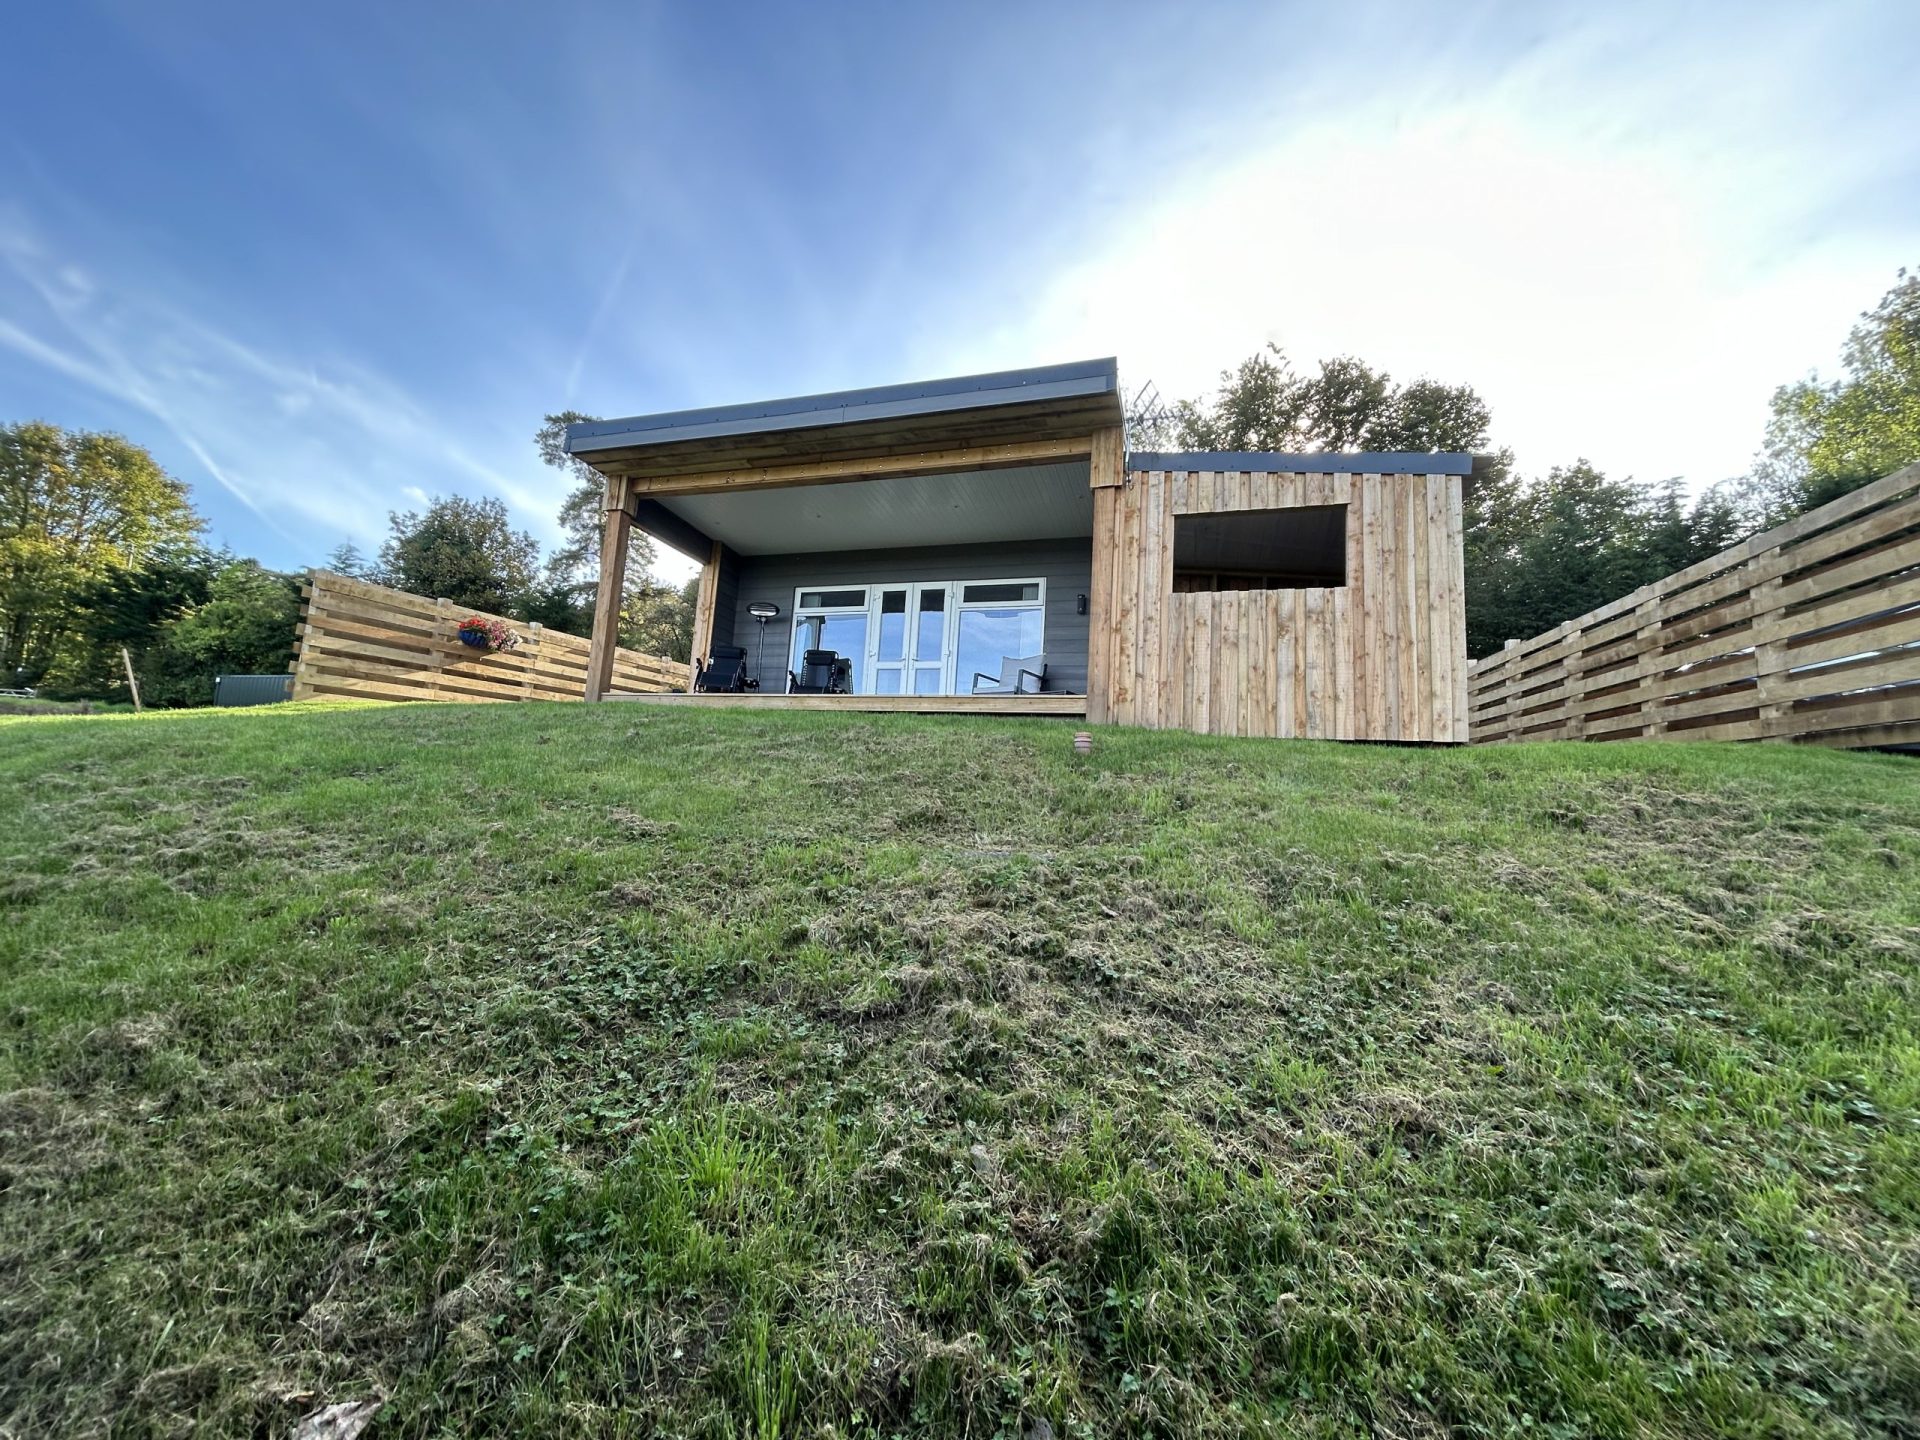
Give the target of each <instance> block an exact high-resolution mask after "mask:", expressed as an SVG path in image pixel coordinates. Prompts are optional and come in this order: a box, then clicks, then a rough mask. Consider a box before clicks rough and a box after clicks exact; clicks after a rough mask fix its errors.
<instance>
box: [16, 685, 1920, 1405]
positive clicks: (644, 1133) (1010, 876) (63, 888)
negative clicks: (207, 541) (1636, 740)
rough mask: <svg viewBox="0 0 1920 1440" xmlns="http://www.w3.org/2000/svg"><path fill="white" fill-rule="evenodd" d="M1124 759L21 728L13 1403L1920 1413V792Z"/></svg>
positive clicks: (1829, 777)
mask: <svg viewBox="0 0 1920 1440" xmlns="http://www.w3.org/2000/svg"><path fill="white" fill-rule="evenodd" d="M1070 734H1071V728H1070V727H1063V726H1061V725H1059V724H1057V723H1049V722H1044V721H996V720H987V719H973V718H954V719H937V718H911V717H898V716H875V717H845V716H831V715H810V714H770V713H762V714H756V713H753V712H752V711H733V712H727V713H711V714H703V715H692V714H685V713H671V712H665V711H657V710H650V709H642V708H640V707H628V706H620V705H609V706H595V707H588V706H577V705H576V706H534V705H529V706H506V705H503V706H494V707H471V708H468V707H438V706H415V707H391V708H381V707H324V706H322V707H306V706H294V707H280V708H276V709H273V710H244V711H225V712H201V713H197V714H192V715H172V716H169V715H157V716H151V715H150V716H147V717H143V718H138V719H136V718H131V717H128V718H85V719H80V718H36V719H25V720H16V721H9V722H6V723H4V724H0V852H4V865H3V866H0V894H4V911H3V912H0V1434H4V1435H8V1436H13V1435H18V1436H29V1435H32V1436H42V1435H104V1434H112V1435H115V1436H145V1435H186V1434H192V1435H195V1436H252V1435H272V1436H279V1435H283V1434H285V1433H286V1432H287V1431H288V1429H289V1428H290V1427H291V1425H292V1423H293V1422H294V1421H295V1420H296V1419H297V1418H298V1417H299V1416H301V1415H304V1414H306V1413H309V1412H310V1411H312V1410H314V1409H316V1408H318V1407H319V1406H320V1405H321V1404H323V1403H327V1402H330V1401H336V1400H345V1399H351V1398H357V1397H360V1396H365V1395H369V1394H378V1395H383V1396H385V1397H386V1398H387V1406H386V1408H385V1409H384V1410H383V1411H382V1412H381V1414H380V1415H379V1417H378V1418H377V1419H376V1421H375V1422H374V1427H373V1429H372V1430H371V1431H370V1432H369V1440H375V1437H395V1436H419V1437H427V1436H442V1435H453V1434H499V1435H513V1436H536V1435H554V1436H563V1435H564V1436H576V1435H608V1436H620V1435H631V1436H650V1435H688V1436H715V1437H717V1436H743V1437H756V1440H764V1437H775V1436H810V1435H837V1436H851V1435H876V1436H889V1435H951V1436H969V1437H989V1436H1006V1437H1025V1436H1034V1435H1044V1434H1047V1433H1049V1432H1050V1433H1051V1434H1053V1435H1055V1436H1068V1435H1073V1436H1086V1437H1093V1436H1105V1435H1111V1434H1134V1435H1169V1436H1173V1435H1178V1436H1212V1435H1222V1436H1225V1435H1234V1436H1239V1435H1265V1434H1271V1435H1295V1434H1306V1435H1342V1436H1345V1435H1353V1436H1359V1435H1393V1436H1420V1435H1445V1434H1453V1435H1506V1434H1529V1435H1552V1436H1589V1435H1603V1436H1649V1435H1654V1436H1675V1437H1679V1436H1688V1437H1692V1436H1710V1435H1711V1436H1744V1437H1760V1436H1841V1435H1881V1436H1913V1435H1915V1434H1917V1433H1920V1118H1917V1117H1920V1020H1916V1016H1917V1015H1920V764H1917V763H1916V762H1914V761H1912V760H1906V759H1900V758H1894V757H1882V756H1855V755H1842V754H1833V753H1823V752H1803V751H1795V750H1789V749H1785V748H1765V749H1763V748H1759V747H1745V748H1736V747H1731V746H1728V747H1721V748H1714V747H1707V746H1686V745H1659V746H1634V745H1611V746H1589V747H1576V746H1556V745H1540V746H1532V747H1517V748H1507V749H1488V750H1467V751H1427V750H1410V749H1409V750H1402V749H1388V748H1378V747H1338V746H1331V745H1316V744H1292V743H1288V744H1275V743H1266V742H1236V741H1222V740H1212V739H1204V738H1195V737H1189V736H1179V735H1156V734H1147V733H1140V732H1128V731H1101V732H1099V733H1098V734H1097V736H1096V738H1095V741H1094V751H1093V755H1092V757H1091V759H1090V760H1085V761H1082V760H1077V759H1076V758H1075V757H1074V756H1073V754H1072V753H1071V747H1070V745H1069V738H1070ZM1043 1422H1044V1423H1043Z"/></svg>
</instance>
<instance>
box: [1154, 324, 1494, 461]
mask: <svg viewBox="0 0 1920 1440" xmlns="http://www.w3.org/2000/svg"><path fill="white" fill-rule="evenodd" d="M1492 418H1493V417H1492V412H1491V411H1490V410H1489V409H1488V408H1487V403H1486V401H1484V400H1482V399H1481V398H1480V396H1479V395H1478V394H1477V393H1476V392H1475V391H1474V389H1473V387H1472V386H1470V385H1446V384H1442V383H1441V382H1439V381H1437V380H1426V379H1421V380H1415V381H1412V382H1411V383H1409V384H1405V385H1396V384H1395V383H1394V382H1393V377H1392V376H1391V375H1388V374H1387V373H1386V372H1385V371H1383V370H1375V369H1374V368H1373V367H1372V366H1370V365H1368V364H1366V362H1364V361H1361V360H1356V359H1354V358H1353V357H1352V356H1337V357H1335V358H1334V359H1332V360H1322V361H1321V362H1320V366H1319V371H1318V373H1317V374H1315V375H1312V376H1305V375H1301V374H1299V373H1297V372H1296V371H1295V370H1294V368H1293V365H1292V363H1291V362H1290V361H1289V360H1288V359H1287V357H1286V353H1285V352H1284V351H1282V350H1281V349H1280V347H1279V346H1277V345H1272V344H1269V345H1268V346H1267V348H1266V349H1265V350H1263V351H1261V352H1259V353H1257V354H1254V355H1251V356H1249V357H1248V358H1247V359H1246V360H1244V361H1242V362H1241V363H1240V365H1239V367H1238V368H1237V369H1234V370H1223V371H1221V372H1220V388H1219V389H1218V390H1217V391H1216V392H1215V394H1214V396H1213V398H1212V400H1210V401H1198V400H1183V401H1181V402H1180V403H1179V404H1178V405H1176V406H1175V407H1174V410H1173V431H1174V435H1175V437H1176V440H1177V442H1178V443H1179V444H1180V445H1181V446H1182V447H1183V448H1185V449H1189V450H1292V451H1316V450H1415V451H1421V450H1427V451H1433V450H1464V451H1475V450H1483V449H1485V448H1486V445H1487V431H1488V427H1489V426H1490V425H1491V423H1492Z"/></svg>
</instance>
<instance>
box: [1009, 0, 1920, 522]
mask: <svg viewBox="0 0 1920 1440" xmlns="http://www.w3.org/2000/svg"><path fill="white" fill-rule="evenodd" d="M1619 38H1620V37H1619V36H1618V35H1606V34H1601V33H1598V32H1591V31H1589V32H1582V33H1580V34H1578V35H1574V36H1571V37H1569V38H1567V39H1565V40H1564V41H1563V42H1561V43H1559V44H1557V45H1555V46H1550V47H1547V48H1545V49H1543V50H1541V51H1540V52H1538V53H1536V54H1535V55H1533V56H1532V57H1531V58H1530V59H1529V60H1528V61H1527V62H1526V63H1525V64H1524V65H1522V66H1520V67H1518V68H1516V69H1515V70H1513V71H1512V72H1511V73H1509V74H1508V75H1506V76H1505V77H1503V78H1502V79H1501V80H1499V81H1491V80H1489V81H1487V82H1485V83H1483V84H1481V85H1479V86H1477V87H1474V88H1465V87H1460V86H1458V85H1457V84H1454V83H1453V82H1452V81H1451V80H1450V81H1449V85H1450V87H1451V88H1441V87H1438V86H1433V85H1429V86H1427V87H1426V88H1424V89H1422V90H1420V91H1418V92H1408V91H1406V90H1403V89H1399V88H1397V87H1393V86H1387V87H1384V88H1382V89H1380V90H1378V91H1374V92H1370V93H1361V92H1354V91H1351V90H1349V91H1347V92H1345V93H1344V94H1341V95H1339V96H1338V97H1337V98H1329V99H1327V100H1326V101H1325V103H1322V102H1321V97H1317V96H1308V97H1306V100H1305V102H1303V103H1302V104H1300V105H1297V106H1295V107H1293V109H1292V110H1291V111H1290V116H1289V119H1288V120H1287V121H1286V122H1285V123H1284V124H1279V125H1276V126H1275V127H1274V129H1273V131H1272V133H1271V134H1270V135H1269V136H1268V138H1266V139H1264V140H1262V139H1260V138H1259V137H1255V138H1253V139H1252V140H1250V142H1249V144H1248V146H1247V152H1248V153H1244V154H1243V156H1242V157H1241V158H1236V159H1233V160H1231V161H1229V162H1226V163H1224V164H1220V165H1217V166H1216V167H1215V168H1212V169H1210V170H1207V171H1205V172H1204V173H1197V174H1188V175H1186V176H1184V177H1181V178H1180V180H1179V181H1178V182H1177V183H1176V184H1174V185H1173V186H1171V187H1169V188H1165V189H1163V190H1160V191H1159V192H1158V193H1150V194H1145V195H1142V196H1140V197H1139V198H1138V199H1137V200H1136V201H1135V203H1134V204H1133V205H1132V206H1131V208H1130V209H1128V210H1127V211H1126V212H1125V213H1124V214H1123V215H1122V216H1120V217H1119V218H1117V219H1116V221H1115V223H1114V224H1113V225H1112V226H1111V227H1110V231H1109V234H1108V238H1107V239H1106V241H1105V243H1104V244H1102V245H1100V246H1098V247H1097V248H1096V249H1095V250H1094V251H1093V252H1092V253H1090V254H1088V255H1087V257H1086V258H1085V259H1084V260H1082V261H1080V262H1079V263H1076V264H1073V265H1071V266H1069V267H1068V268H1067V269H1065V270H1064V271H1062V272H1061V273H1058V274H1056V275H1055V276H1053V277H1051V279H1050V280H1049V282H1048V283H1047V284H1046V285H1045V286H1044V288H1043V290H1042V292H1041V295H1040V299H1039V302H1038V304H1037V305H1035V306H1034V307H1033V309H1032V310H1031V312H1030V313H1028V314H1025V315H1022V316H1021V317H1019V318H1018V319H1016V320H1014V321H1012V322H1010V323H1009V324H1007V325H1006V326H1004V327H1002V328H1001V329H1000V330H998V331H997V332H993V333H989V334H986V335H983V336H982V337H981V339H980V342H979V343H978V345H976V346H974V347H972V349H973V350H974V352H975V354H976V355H977V356H978V357H979V358H980V359H982V360H983V361H984V362H986V363H1020V362H1019V361H1018V360H1017V359H1012V358H1009V357H1025V358H1029V359H1031V358H1065V357H1068V356H1079V355H1098V354H1116V355H1118V356H1119V357H1120V359H1121V363H1122V367H1123V372H1124V376H1125V378H1126V380H1127V381H1128V383H1130V384H1139V383H1141V382H1142V381H1146V380H1152V381H1154V382H1155V383H1156V385H1157V386H1158V388H1159V390H1160V392H1161V394H1162V395H1164V396H1168V397H1178V396H1186V395H1195V394H1199V393H1202V392H1205V391H1209V390H1211V389H1212V387H1213V385H1214V383H1215V380H1216V377H1217V374H1218V372H1219V371H1220V370H1221V369H1222V368H1223V367H1225V366H1228V365H1231V364H1233V363H1236V362H1237V361H1238V360H1240V359H1242V358H1244V357H1245V356H1246V355H1248V354H1250V353H1252V352H1253V351H1254V350H1255V349H1257V348H1258V347H1259V346H1260V345H1262V344H1263V343H1265V342H1266V341H1269V340H1272V341H1275V342H1277V343H1279V344H1280V345H1282V346H1283V347H1284V348H1285V349H1286V350H1287V351H1288V352H1289V354H1290V355H1291V356H1292V357H1293V359H1294V361H1295V363H1296V364H1297V365H1300V366H1302V367H1303V368H1306V367H1311V365H1312V364H1313V363H1314V362H1315V361H1317V360H1319V359H1322V358H1326V357H1330V356H1332V355H1336V354H1351V355H1357V356H1359V357H1361V358H1363V359H1366V360H1368V361H1370V362H1371V363H1374V364H1376V365H1380V366H1384V367H1385V368H1387V369H1388V370H1390V371H1392V372H1393V373H1394V374H1395V375H1396V376H1397V377H1399V378H1402V379H1409V378H1413V377H1415V376H1418V375H1430V376H1432V377H1434V378H1437V379H1441V380H1447V381H1465V382H1468V383H1470V384H1472V385H1474V386H1475V387H1476V388H1477V389H1478V390H1479V391H1480V393H1481V394H1482V395H1483V396H1484V397H1485V398H1486V399H1487V400H1488V402H1489V403H1490V404H1491V406H1492V407H1493V412H1494V438H1495V440H1496V441H1497V442H1499V443H1505V444H1509V445H1512V446H1513V447H1514V448H1515V450H1516V451H1517V452H1518V456H1519V460H1520V464H1521V466H1522V469H1523V471H1525V472H1528V473H1533V472H1539V471H1544V470H1545V469H1546V468H1548V467H1549V466H1550V465H1553V464H1558V463H1565V462H1569V461H1571V460H1573V459H1574V458H1576V457H1578V456H1581V455H1584V456H1587V457H1588V458H1590V459H1592V460H1594V461H1595V462H1596V463H1598V464H1600V465H1601V466H1602V467H1603V468H1604V469H1606V470H1607V471H1609V473H1613V474H1616V475H1628V474H1631V475H1636V476H1638V477H1640V478H1642V479H1657V478H1664V477H1666V476H1669V475H1681V476H1684V477H1686V478H1687V480H1688V481H1689V482H1690V484H1692V485H1693V486H1695V487H1701V486H1704V485H1707V484H1711V483H1713V482H1714V481H1716V480H1719V479H1721V478H1723V477H1725V476H1728V475H1732V474H1737V473H1740V472H1742V471H1744V470H1745V468H1746V466H1747V464H1748V462H1749V461H1750V459H1751V457H1752V454H1753V452H1754V450H1755V448H1756V446H1757V444H1758V442H1759V439H1760V436H1761V431H1762V428H1763V426H1764V424H1765V420H1766V414H1767V401H1768V397H1769V396H1770V394H1771V392H1772V390H1773V388H1774V387H1775V386H1777V385H1779V384H1781V383H1783V382H1786V381H1789V380H1792V379H1795V378H1797V377H1799V376H1800V375H1802V374H1804V373H1805V372H1806V371H1807V370H1808V369H1809V368H1811V367H1813V366H1815V365H1823V366H1825V367H1828V368H1831V365H1832V363H1833V361H1834V359H1835V357H1836V355H1837V352H1838V349H1839V345H1840V342H1841V340H1842V338H1843V336H1844V333H1845V331H1846V329H1847V327H1848V325H1849V324H1850V323H1851V320H1852V317H1853V316H1854V315H1855V314H1856V313H1857V312H1858V311H1859V310H1861V309H1862V308H1864V307H1865V306H1866V305H1868V304H1870V303H1871V302H1872V300H1873V299H1874V298H1875V297H1876V296H1878V295H1879V294H1880V293H1881V292H1882V291H1883V290H1884V289H1885V288H1886V287H1887V286H1888V285H1889V284H1891V283H1892V280H1893V278H1894V269H1895V267H1896V266H1897V265H1898V264H1900V263H1902V262H1903V261H1906V260H1909V259H1911V258H1912V257H1910V256H1908V255H1905V254H1902V253H1900V250H1899V248H1898V241H1897V240H1896V239H1895V238H1894V237H1891V236H1888V235H1875V234H1874V233H1873V232H1872V231H1871V230H1870V229H1863V228H1861V227H1858V226H1850V227H1847V228H1845V229H1838V228H1836V229H1834V230H1831V231H1830V230H1829V229H1828V227H1826V226H1823V225H1822V224H1821V223H1820V217H1821V216H1822V215H1823V214H1826V213H1832V212H1833V211H1835V210H1838V209H1840V208H1842V207H1843V206H1844V204H1845V202H1846V200H1847V198H1848V197H1849V195H1850V194H1852V193H1853V192H1854V191H1855V190H1857V189H1858V188H1859V187H1860V186H1862V185H1871V184H1872V183H1873V182H1874V179H1875V177H1876V174H1877V173H1879V172H1880V171H1882V170H1883V168H1884V167H1885V166H1886V165H1887V164H1888V162H1889V156H1888V154H1887V144H1886V143H1885V142H1886V137H1885V136H1879V137H1876V136H1874V135H1872V134H1862V135H1859V136H1856V137H1854V139H1853V143H1852V144H1851V145H1850V146H1849V147H1848V148H1846V149H1845V150H1844V151H1840V152H1834V151H1832V150H1831V149H1830V148H1828V147H1827V145H1826V137H1824V136H1823V134H1822V133H1820V132H1819V130H1818V129H1817V128H1813V129H1809V130H1808V131H1807V133H1805V134H1801V135H1788V136H1781V135H1777V134H1765V133H1752V134H1748V135H1744V136H1743V135H1741V134H1740V133H1739V132H1740V131H1741V130H1742V128H1743V127H1760V126H1762V125H1763V123H1764V122H1763V119H1762V117H1761V114H1760V109H1761V107H1762V106H1763V104H1764V102H1765V101H1766V100H1768V99H1769V98H1777V97H1778V96H1779V94H1780V93H1781V92H1780V91H1779V90H1778V89H1777V88H1775V87H1776V86H1777V85H1779V84H1781V83H1784V82H1785V81H1786V80H1787V79H1789V78H1790V77H1792V76H1793V74H1794V66H1795V65H1796V64H1798V63H1800V61H1801V60H1802V59H1803V58H1804V56H1805V54H1806V52H1807V50H1808V48H1809V47H1810V46H1813V45H1814V41H1813V40H1811V39H1809V38H1808V37H1807V36H1805V35H1802V34H1800V33H1799V32H1798V31H1797V30H1790V31H1787V32H1783V31H1782V30H1781V29H1780V28H1779V27H1778V26H1776V27H1774V28H1773V29H1772V30H1771V31H1769V32H1768V34H1767V35H1766V36H1765V38H1764V41H1755V40H1754V39H1753V37H1752V36H1751V35H1744V36H1740V37H1736V38H1735V39H1733V40H1731V41H1729V42H1728V44H1729V47H1730V48H1729V53H1728V54H1727V55H1726V57H1725V59H1726V64H1727V69H1726V70H1725V71H1724V72H1722V73H1718V74H1714V73H1713V72H1711V71H1710V72H1709V74H1710V75H1711V76H1712V81H1713V83H1715V84H1717V85H1718V86H1719V90H1718V91H1715V90H1713V89H1711V88H1708V89H1706V90H1703V91H1701V92H1699V94H1698V109H1699V110H1700V111H1701V112H1702V113H1700V114H1697V115H1694V116H1691V117H1688V116H1686V115H1684V114H1675V113H1673V112H1674V107H1675V106H1676V104H1680V103H1681V102H1682V101H1683V100H1684V97H1685V96H1686V94H1687V90H1688V86H1689V85H1690V84H1694V83H1699V76H1698V75H1697V74H1696V72H1695V68H1694V65H1695V62H1694V60H1693V59H1691V58H1689V57H1687V56H1685V55H1682V56H1680V57H1679V58H1677V59H1675V60H1673V62H1672V64H1671V65H1670V66H1669V67H1668V69H1667V70H1666V71H1665V72H1663V71H1662V69H1661V66H1660V63H1659V61H1658V59H1657V57H1654V56H1652V55H1650V54H1647V53H1642V52H1641V51H1637V50H1636V51H1633V52H1631V54H1630V62H1629V65H1628V68H1629V69H1631V68H1632V67H1635V66H1637V67H1639V71H1638V73H1637V74H1636V75H1635V77H1634V78H1632V79H1630V80H1629V79H1621V78H1620V76H1619V75H1618V73H1617V72H1607V71H1605V70H1604V68H1603V66H1604V61H1605V52H1606V51H1607V50H1608V48H1609V47H1610V46H1616V45H1617V44H1618V42H1619ZM1816 48H1817V47H1816ZM1626 116H1631V117H1633V118H1632V123H1631V124H1629V123H1628V122H1627V121H1626V120H1625V119H1623V118H1622V117H1626ZM1775 123H1776V124H1779V123H1780V122H1779V121H1776V122H1775ZM1876 142H1878V143H1876ZM1892 144H1893V146H1894V147H1896V148H1897V147H1901V146H1904V147H1907V148H1908V149H1909V150H1910V149H1911V147H1912V144H1913V142H1912V140H1911V138H1905V139H1902V138H1899V137H1894V139H1893V141H1892Z"/></svg>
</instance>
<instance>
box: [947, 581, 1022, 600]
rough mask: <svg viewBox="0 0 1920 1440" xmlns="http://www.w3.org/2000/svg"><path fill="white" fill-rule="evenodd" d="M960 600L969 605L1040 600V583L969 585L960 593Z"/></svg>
mask: <svg viewBox="0 0 1920 1440" xmlns="http://www.w3.org/2000/svg"><path fill="white" fill-rule="evenodd" d="M960 598H961V599H962V600H964V601H966V602H967V603H968V604H969V605H977V604H981V603H984V602H992V603H994V604H1008V603H1012V602H1017V601H1021V600H1035V601H1037V600H1038V599H1039V598H1040V582H1039V581H1037V580H1029V581H1027V582H1026V583H1025V584H1019V583H1012V584H998V585H968V586H966V587H965V588H964V589H963V590H962V591H961V592H960Z"/></svg>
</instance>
